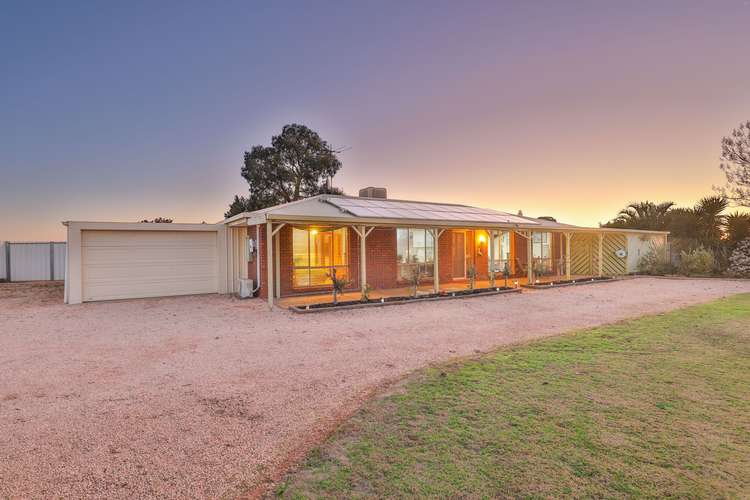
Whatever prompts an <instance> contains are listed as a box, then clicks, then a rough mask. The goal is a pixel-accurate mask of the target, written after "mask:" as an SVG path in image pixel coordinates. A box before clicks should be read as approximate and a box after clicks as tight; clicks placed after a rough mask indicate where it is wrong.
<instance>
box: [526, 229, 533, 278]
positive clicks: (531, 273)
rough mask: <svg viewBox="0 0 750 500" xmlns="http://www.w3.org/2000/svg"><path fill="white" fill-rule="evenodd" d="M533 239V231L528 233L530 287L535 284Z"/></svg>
mask: <svg viewBox="0 0 750 500" xmlns="http://www.w3.org/2000/svg"><path fill="white" fill-rule="evenodd" d="M533 237H534V233H533V232H532V231H527V232H526V261H527V266H526V267H527V269H526V278H527V279H528V284H529V285H533V284H534V250H533V249H532V239H533Z"/></svg>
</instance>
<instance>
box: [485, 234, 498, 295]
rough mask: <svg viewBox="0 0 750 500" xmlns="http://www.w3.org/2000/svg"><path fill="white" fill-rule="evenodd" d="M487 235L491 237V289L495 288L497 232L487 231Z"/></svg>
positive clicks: (489, 252)
mask: <svg viewBox="0 0 750 500" xmlns="http://www.w3.org/2000/svg"><path fill="white" fill-rule="evenodd" d="M487 234H488V235H489V245H490V248H489V251H488V252H487V253H488V254H489V258H490V266H489V268H490V288H492V287H494V286H495V259H496V257H495V230H494V229H490V230H488V231H487Z"/></svg>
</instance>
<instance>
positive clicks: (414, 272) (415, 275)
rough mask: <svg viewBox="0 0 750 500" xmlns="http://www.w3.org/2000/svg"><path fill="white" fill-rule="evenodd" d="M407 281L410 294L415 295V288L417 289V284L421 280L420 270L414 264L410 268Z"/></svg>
mask: <svg viewBox="0 0 750 500" xmlns="http://www.w3.org/2000/svg"><path fill="white" fill-rule="evenodd" d="M407 281H408V282H409V287H410V288H411V296H412V297H416V296H417V290H419V284H420V283H421V282H422V271H420V270H419V266H414V267H412V268H411V273H409V277H408V278H407Z"/></svg>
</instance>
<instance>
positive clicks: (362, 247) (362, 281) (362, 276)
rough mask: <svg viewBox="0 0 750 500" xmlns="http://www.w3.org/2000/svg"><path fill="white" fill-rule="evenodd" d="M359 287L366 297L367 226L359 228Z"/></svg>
mask: <svg viewBox="0 0 750 500" xmlns="http://www.w3.org/2000/svg"><path fill="white" fill-rule="evenodd" d="M358 234H359V285H360V287H361V288H362V295H363V296H364V293H365V289H366V288H367V245H366V242H367V240H366V238H367V233H366V232H365V226H359V233H358Z"/></svg>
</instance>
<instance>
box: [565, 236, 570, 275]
mask: <svg viewBox="0 0 750 500" xmlns="http://www.w3.org/2000/svg"><path fill="white" fill-rule="evenodd" d="M571 236H572V234H571V233H565V278H566V279H567V280H568V281H570V279H571V274H570V238H571Z"/></svg>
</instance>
